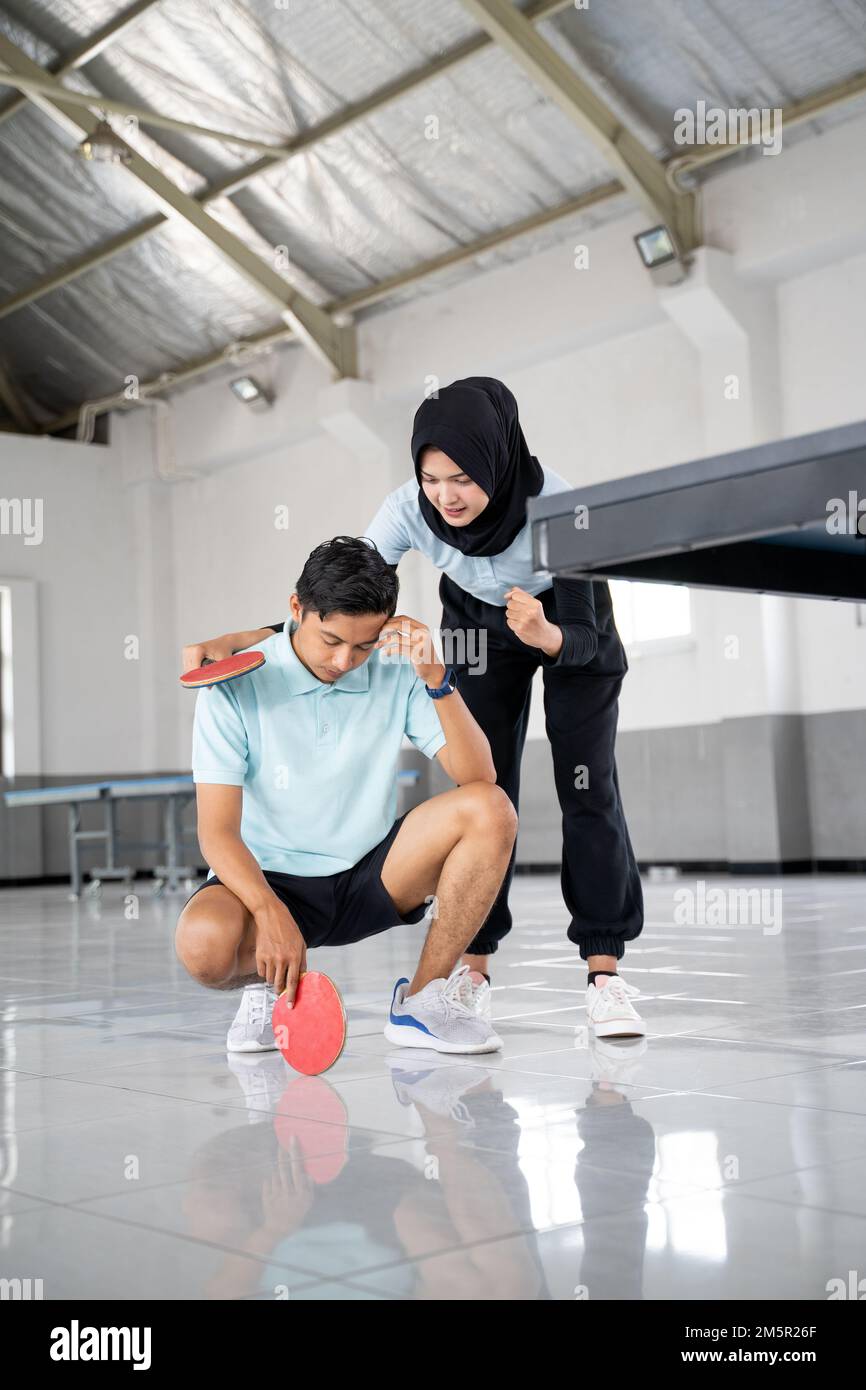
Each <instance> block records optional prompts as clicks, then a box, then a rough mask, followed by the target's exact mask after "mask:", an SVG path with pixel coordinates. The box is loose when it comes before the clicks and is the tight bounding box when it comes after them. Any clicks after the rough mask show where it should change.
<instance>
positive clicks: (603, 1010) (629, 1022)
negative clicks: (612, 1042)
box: [586, 975, 646, 1038]
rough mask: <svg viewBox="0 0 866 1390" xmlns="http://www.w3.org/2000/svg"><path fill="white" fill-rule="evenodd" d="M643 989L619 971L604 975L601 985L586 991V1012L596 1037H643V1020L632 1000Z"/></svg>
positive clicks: (592, 985) (591, 986)
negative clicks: (616, 973) (624, 977)
mask: <svg viewBox="0 0 866 1390" xmlns="http://www.w3.org/2000/svg"><path fill="white" fill-rule="evenodd" d="M635 994H640V990H639V989H636V988H635V986H634V985H627V984H626V982H625V980H624V979H622V977H621V976H620V975H605V977H604V983H603V984H602V985H600V986H599V985H596V984H594V983H593V984H591V985H590V987H589V989H588V990H587V991H586V1015H587V1021H588V1023H589V1025H590V1027H591V1028H592V1029H593V1031H594V1033H595V1036H596V1037H597V1038H642V1037H643V1035H644V1033H645V1032H646V1027H645V1025H644V1021H643V1019H642V1018H641V1016H640V1014H639V1013H638V1011H637V1009H636V1008H635V1007H634V1005H633V1004H632V1002H631V999H632V997H633V996H634V995H635Z"/></svg>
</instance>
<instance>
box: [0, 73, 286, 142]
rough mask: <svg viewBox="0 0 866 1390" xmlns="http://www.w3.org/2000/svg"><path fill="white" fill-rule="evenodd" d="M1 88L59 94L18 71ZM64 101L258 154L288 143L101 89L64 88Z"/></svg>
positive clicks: (2, 78) (46, 81)
mask: <svg viewBox="0 0 866 1390" xmlns="http://www.w3.org/2000/svg"><path fill="white" fill-rule="evenodd" d="M0 87H17V88H18V90H19V91H20V92H23V93H25V95H26V94H27V93H28V92H45V93H48V95H56V93H57V83H56V81H55V80H54V79H53V78H50V77H22V76H20V74H18V73H15V72H0ZM63 100H64V101H65V102H68V103H69V104H70V105H72V106H83V107H84V108H85V110H87V111H94V110H95V111H96V113H97V114H98V113H99V112H101V111H111V112H116V113H117V115H119V116H134V117H135V120H136V121H137V122H138V124H139V125H143V126H154V127H155V128H156V129H158V130H177V131H180V132H181V133H182V134H184V135H195V136H196V137H197V138H198V139H200V140H219V141H220V143H221V144H223V145H240V146H241V147H242V148H243V149H247V150H255V151H256V152H257V153H258V154H261V153H262V152H268V153H271V154H278V155H282V153H283V152H284V149H285V146H284V145H282V144H275V143H274V141H273V140H271V141H268V140H253V139H250V138H249V137H248V136H246V135H236V134H235V133H234V132H233V131H230V130H214V129H213V127H212V126H206V125H195V124H194V122H192V121H179V120H175V118H174V116H161V115H160V114H159V112H158V111H148V110H147V108H146V107H144V106H132V105H131V104H130V103H129V102H128V101H116V100H115V99H114V97H104V96H101V95H100V93H98V92H81V91H79V90H78V89H77V88H71V87H64V88H63Z"/></svg>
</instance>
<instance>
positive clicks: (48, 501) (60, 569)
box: [0, 434, 140, 775]
mask: <svg viewBox="0 0 866 1390" xmlns="http://www.w3.org/2000/svg"><path fill="white" fill-rule="evenodd" d="M0 496H2V497H5V498H32V499H42V504H43V537H42V542H41V544H38V545H27V544H25V541H24V538H23V536H18V535H2V536H0V584H2V583H3V582H4V581H8V580H30V581H33V582H35V585H36V612H37V626H36V628H35V629H32V628H31V629H30V630H29V631H28V629H27V628H26V627H25V626H24V625H23V624H22V623H21V622H20V621H16V613H15V611H13V627H14V647H15V659H16V663H17V661H18V660H19V659H20V660H21V661H22V663H23V662H25V661H26V662H27V663H28V664H32V660H33V656H34V651H33V646H34V644H36V652H35V656H36V658H37V659H38V664H39V669H40V671H41V681H40V695H41V729H40V736H39V739H38V740H37V744H36V746H35V747H34V746H33V744H32V743H30V744H29V746H28V744H27V743H24V742H23V741H22V740H21V739H19V740H17V747H16V753H17V755H18V756H17V757H16V766H15V771H16V775H32V774H34V773H37V772H39V771H43V772H46V773H58V774H67V773H68V774H75V773H80V772H88V771H91V770H92V771H98V770H100V769H102V768H111V769H114V770H118V771H124V770H132V769H135V768H137V767H138V766H139V757H140V751H139V748H138V746H137V739H136V723H135V720H133V721H130V718H129V713H130V710H133V711H135V712H136V714H137V711H138V707H139V679H138V672H137V668H136V664H135V663H134V662H130V661H127V660H125V658H124V638H125V637H126V635H127V634H130V633H135V632H137V631H138V628H139V612H138V608H137V600H136V558H135V554H134V549H133V547H132V545H131V532H132V508H131V499H130V495H129V493H128V492H127V490H126V489H125V488H124V486H123V480H122V478H121V475H120V469H119V457H118V453H117V451H116V450H114V449H106V448H97V447H95V446H87V445H77V444H70V443H68V442H63V441H59V440H53V439H33V438H21V437H19V436H15V435H4V434H0ZM25 714H26V712H25V711H24V710H20V711H19V717H20V718H22V719H23V718H24V717H25ZM131 735H132V736H131ZM22 749H23V750H24V751H23V756H22ZM40 763H41V768H40V765H39V764H40Z"/></svg>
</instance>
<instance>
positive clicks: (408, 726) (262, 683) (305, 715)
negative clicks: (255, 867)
mask: <svg viewBox="0 0 866 1390" xmlns="http://www.w3.org/2000/svg"><path fill="white" fill-rule="evenodd" d="M288 626H289V625H288V624H287V628H288ZM257 650H260V651H262V652H264V654H265V665H264V666H260V667H259V668H258V670H256V671H250V672H249V673H248V674H247V675H245V676H241V677H239V678H238V679H237V680H234V681H231V682H229V683H228V684H227V685H214V686H211V687H210V689H202V690H200V691H199V693H198V699H197V701H196V708H195V725H194V728H193V740H192V774H193V780H194V781H195V782H209V783H219V784H223V785H226V786H230V787H243V813H242V817H241V838H242V840H243V842H244V844H245V845H246V847H247V849H248V850H249V851H250V852H251V854H252V855H253V856H254V858H255V859H256V860H257V862H258V864H259V866H260V868H262V869H272V870H274V871H276V872H278V873H285V874H301V875H303V876H304V877H306V878H320V877H322V876H323V875H325V874H336V873H339V872H340V871H341V870H343V869H350V868H351V867H352V866H353V865H354V864H357V862H358V860H359V859H362V858H363V857H364V855H365V854H366V853H367V852H368V850H371V849H373V847H374V846H375V845H378V844H379V842H380V841H381V840H383V839H384V838H385V836H386V835H387V833H388V831H389V830H390V829H391V826H392V825H393V823H394V820H395V819H396V815H397V767H398V761H399V756H400V747H401V744H402V742H403V735H404V734H406V736H407V737H408V738H409V739H410V740H411V742H412V743H413V744H414V745H415V747H416V748H417V749H418V750H419V751H420V752H421V753H424V754H426V756H427V757H428V758H433V757H435V756H436V754H437V753H438V751H439V749H440V748H442V747H444V745H445V735H444V733H443V732H442V725H441V724H440V722H439V716H438V714H437V713H436V701H435V700H431V699H430V696H429V695H428V694H427V692H426V690H425V689H424V683H423V681H421V680H419V679H418V677H417V676H416V675H415V672H414V670H413V668H412V665H411V663H410V662H408V661H395V660H393V659H389V658H388V657H384V658H383V654H382V653H381V652H380V651H373V652H371V653H370V655H369V657H368V658H367V660H366V661H365V662H364V664H363V666H358V667H356V668H355V670H353V671H347V673H346V674H345V675H344V676H341V677H340V679H339V680H337V681H335V682H334V683H333V684H332V685H327V684H326V683H325V682H323V681H320V680H318V679H317V678H316V677H315V676H314V675H313V674H312V672H310V671H308V670H307V668H306V666H304V665H303V663H302V662H301V661H300V660H299V659H298V657H297V656H296V655H295V651H294V648H293V647H292V644H291V641H290V640H289V635H288V631H287V630H286V631H283V632H276V633H274V635H273V637H269V638H268V639H267V641H265V642H262V643H259V644H258V646H257Z"/></svg>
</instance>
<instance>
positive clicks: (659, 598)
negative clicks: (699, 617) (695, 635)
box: [610, 579, 692, 648]
mask: <svg viewBox="0 0 866 1390" xmlns="http://www.w3.org/2000/svg"><path fill="white" fill-rule="evenodd" d="M610 592H611V598H612V599H613V609H614V616H615V618H616V625H617V627H618V628H619V635H620V637H621V638H622V640H623V642H624V643H625V645H626V647H630V648H633V647H639V646H643V645H645V644H648V643H655V642H663V641H665V639H668V638H683V637H689V636H690V635H691V631H692V611H691V596H690V594H689V591H688V589H687V588H685V586H684V585H682V584H640V583H636V582H632V581H631V580H628V579H614V580H612V581H611V585H610ZM677 645H679V644H677Z"/></svg>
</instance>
